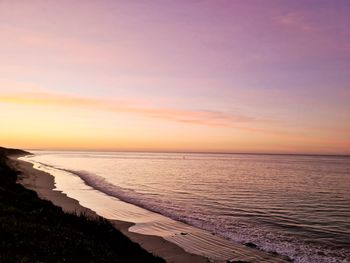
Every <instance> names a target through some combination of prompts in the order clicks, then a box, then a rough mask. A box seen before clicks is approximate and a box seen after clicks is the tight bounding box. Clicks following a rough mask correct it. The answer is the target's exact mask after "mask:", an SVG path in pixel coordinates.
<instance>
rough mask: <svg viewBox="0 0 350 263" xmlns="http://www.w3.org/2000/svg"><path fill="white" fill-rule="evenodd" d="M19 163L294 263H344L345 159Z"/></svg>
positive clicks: (349, 229) (348, 167)
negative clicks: (55, 173)
mask: <svg viewBox="0 0 350 263" xmlns="http://www.w3.org/2000/svg"><path fill="white" fill-rule="evenodd" d="M26 158H27V160H30V161H32V162H34V163H36V164H38V165H45V166H46V167H51V168H52V169H56V170H61V171H64V172H65V173H69V174H70V175H71V176H72V177H76V178H79V180H82V181H83V182H84V183H85V184H86V185H88V186H89V187H92V188H93V189H94V190H96V191H99V192H102V193H104V194H105V195H107V196H109V197H110V198H111V199H112V198H118V199H120V200H123V201H126V202H128V203H132V204H135V205H137V206H140V207H143V208H146V209H148V210H150V211H154V212H157V213H160V214H162V215H165V216H167V217H170V218H172V219H175V220H178V221H181V222H185V223H187V224H189V225H192V226H196V227H198V228H200V229H204V230H207V231H209V232H210V233H213V234H215V235H218V236H221V237H223V238H225V239H227V240H229V241H232V242H239V243H242V244H246V243H251V244H255V245H256V246H257V248H259V249H261V250H264V251H268V252H276V253H278V254H281V255H285V256H288V257H290V258H291V259H293V260H294V262H311V263H313V262H314V263H322V262H327V263H328V262H350V157H347V156H311V155H263V154H193V153H139V152H43V151H37V152H35V155H34V156H30V157H26ZM77 185H78V184H77ZM80 187H81V186H80ZM61 188H65V189H59V190H63V191H65V192H69V191H71V192H73V191H74V190H75V185H74V184H73V185H72V184H71V185H66V186H61ZM88 195H89V192H88V191H86V196H88ZM79 198H82V199H84V198H85V199H86V200H88V197H84V196H83V195H80V196H79V197H78V199H79ZM80 201H83V200H80ZM107 206H108V205H107ZM128 216H130V215H128Z"/></svg>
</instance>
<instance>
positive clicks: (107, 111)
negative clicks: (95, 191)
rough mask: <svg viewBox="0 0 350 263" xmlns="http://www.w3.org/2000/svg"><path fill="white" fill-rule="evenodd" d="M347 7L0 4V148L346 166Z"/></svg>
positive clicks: (264, 2)
mask: <svg viewBox="0 0 350 263" xmlns="http://www.w3.org/2000/svg"><path fill="white" fill-rule="evenodd" d="M349 25H350V1H349V0H344V1H343V0H336V1H324V0H305V1H302V0H297V1H289V0H259V1H258V0H232V1H223V0H222V1H221V0H212V1H194V0H193V1H189V0H183V1H167V0H165V1H163V0H159V1H158V0H148V1H128V0H125V1H120V0H110V1H108V0H99V1H98V0H96V1H92V0H86V1H85V0H84V1H83V0H82V1H71V0H69V1H68V0H60V1H54V0H41V1H40V0H28V1H23V0H0V118H1V126H0V127H1V128H0V145H1V146H6V147H17V148H23V149H39V148H40V149H74V150H142V151H147V150H151V151H205V152H267V153H317V154H350V26H349Z"/></svg>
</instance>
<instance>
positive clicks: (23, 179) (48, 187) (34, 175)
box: [11, 157, 209, 263]
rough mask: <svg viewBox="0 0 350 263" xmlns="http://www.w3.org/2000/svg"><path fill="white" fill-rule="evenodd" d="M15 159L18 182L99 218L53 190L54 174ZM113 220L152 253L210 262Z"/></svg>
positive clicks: (71, 210)
mask: <svg viewBox="0 0 350 263" xmlns="http://www.w3.org/2000/svg"><path fill="white" fill-rule="evenodd" d="M11 159H12V165H13V167H14V168H15V169H17V170H19V171H21V175H20V177H19V180H18V182H19V183H20V184H22V185H23V186H24V187H26V188H28V189H31V190H34V191H36V192H37V193H38V195H39V197H40V198H42V199H46V200H49V201H51V202H52V203H53V204H55V205H57V206H60V207H62V208H63V210H64V211H65V212H68V213H78V214H79V213H83V214H86V215H89V216H92V217H98V215H97V214H96V213H95V212H94V211H92V210H90V209H88V208H86V207H83V206H81V205H80V204H79V202H78V201H77V200H75V199H72V198H70V197H68V196H67V195H66V194H64V193H62V192H60V191H54V190H53V189H54V188H55V185H54V178H53V176H52V175H50V174H48V173H45V172H43V171H40V170H36V169H34V168H33V165H32V164H31V163H28V162H24V161H21V160H18V159H17V158H16V157H13V158H11ZM110 221H111V223H112V224H113V226H114V227H115V228H116V229H118V230H119V231H121V232H122V233H123V234H124V235H126V236H127V237H128V238H130V239H131V240H132V241H134V242H136V243H138V244H140V245H141V246H142V247H143V248H144V249H146V250H147V251H150V252H152V253H153V254H154V255H157V256H160V257H162V258H164V259H165V260H166V261H167V262H173V263H180V262H183V263H205V262H209V261H208V259H206V258H205V257H201V256H198V255H193V254H190V253H187V252H186V251H185V250H184V249H182V248H180V247H178V246H176V245H175V244H173V243H171V242H169V241H166V240H165V239H163V238H160V237H156V236H151V235H141V234H137V233H133V232H130V231H128V229H129V228H130V227H131V226H132V225H133V224H132V223H130V222H124V221H118V220H110Z"/></svg>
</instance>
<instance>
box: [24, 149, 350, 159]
mask: <svg viewBox="0 0 350 263" xmlns="http://www.w3.org/2000/svg"><path fill="white" fill-rule="evenodd" d="M22 150H27V151H57V152H58V151H62V152H108V153H112V152H120V153H122V152H127V153H130V152H134V153H182V154H236V155H239V154H241V155H294V156H329V157H350V153H349V154H327V153H281V152H279V153H278V152H220V151H176V150H117V149H114V150H103V149H40V148H31V149H22Z"/></svg>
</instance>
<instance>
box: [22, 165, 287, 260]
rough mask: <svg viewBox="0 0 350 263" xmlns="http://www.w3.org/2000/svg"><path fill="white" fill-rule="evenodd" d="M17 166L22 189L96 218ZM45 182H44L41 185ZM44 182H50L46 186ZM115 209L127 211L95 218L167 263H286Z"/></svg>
mask: <svg viewBox="0 0 350 263" xmlns="http://www.w3.org/2000/svg"><path fill="white" fill-rule="evenodd" d="M17 164H18V166H20V168H21V169H22V170H24V171H25V173H26V174H29V176H27V177H26V178H23V179H22V181H21V183H22V184H23V185H24V186H26V187H28V188H32V189H33V188H35V189H34V190H36V191H38V192H39V195H42V197H43V198H45V199H49V200H50V198H51V199H53V200H52V201H53V202H54V203H55V204H57V205H59V206H61V207H63V208H64V209H65V210H67V211H81V209H82V211H86V210H89V213H93V214H95V215H96V210H98V209H92V210H91V206H90V205H89V204H88V203H84V202H83V203H82V202H78V201H77V199H79V198H76V197H74V196H71V195H70V194H68V196H69V197H68V196H67V193H62V192H61V191H58V190H57V189H56V190H53V189H54V188H55V180H54V175H51V174H50V173H47V172H44V171H42V170H40V168H39V167H35V168H39V170H38V169H35V168H34V167H33V164H32V163H29V162H25V161H21V160H17ZM41 169H42V168H41ZM44 170H45V169H44ZM39 174H40V177H45V178H46V179H43V178H40V179H39V178H38V177H39V176H38V175H39ZM45 180H46V182H43V181H45ZM47 180H49V181H50V182H47ZM43 183H44V184H45V185H43ZM84 183H86V182H84ZM47 188H50V189H47ZM58 188H59V187H58ZM59 190H62V189H59ZM95 190H96V189H95ZM97 191H98V190H97ZM73 195H74V194H73ZM80 201H81V200H80ZM67 203H69V204H67ZM73 204H75V205H73ZM118 205H119V208H121V207H123V206H127V207H124V208H123V209H118V211H116V210H114V211H113V213H114V214H108V213H104V212H105V211H102V212H101V211H97V214H98V215H100V216H103V217H105V218H107V219H109V220H110V221H111V222H112V223H113V224H114V225H115V227H116V228H117V229H119V230H120V231H121V232H123V233H124V234H125V235H126V236H128V237H129V238H130V239H132V240H133V241H135V242H137V243H139V244H140V245H141V246H143V247H144V248H145V249H147V250H148V251H150V252H152V253H154V254H156V255H158V256H161V257H163V258H165V259H166V260H167V261H169V262H208V259H207V258H209V259H210V261H212V262H226V260H230V259H233V260H234V261H238V260H240V261H245V262H287V261H286V260H285V259H284V258H282V257H279V256H275V255H271V254H268V253H265V252H262V251H260V250H257V249H254V248H251V247H247V246H244V245H241V244H234V243H232V242H230V241H227V240H225V239H223V238H220V237H217V236H214V235H212V234H211V233H209V232H207V231H204V230H201V229H198V228H195V227H192V226H189V225H186V224H184V223H182V222H178V221H175V220H172V219H170V218H167V217H165V216H162V215H160V214H157V213H154V212H150V211H148V210H146V209H143V208H140V207H137V206H135V205H132V204H129V203H126V202H124V201H121V200H119V199H118ZM86 207H89V208H90V209H89V208H86ZM119 210H123V211H119ZM129 210H131V212H130V211H129ZM123 213H124V214H123ZM125 213H126V215H125ZM132 217H134V218H132ZM116 219H117V220H116ZM150 239H152V242H149V241H150ZM185 260H188V261H185ZM234 261H232V262H234Z"/></svg>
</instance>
